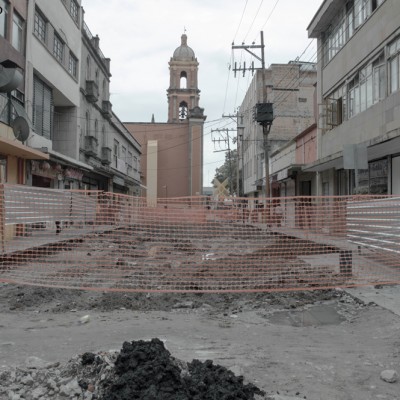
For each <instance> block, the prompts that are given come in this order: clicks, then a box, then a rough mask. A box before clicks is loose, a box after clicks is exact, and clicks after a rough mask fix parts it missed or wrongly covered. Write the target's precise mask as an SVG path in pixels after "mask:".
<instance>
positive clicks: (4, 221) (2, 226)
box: [0, 183, 6, 253]
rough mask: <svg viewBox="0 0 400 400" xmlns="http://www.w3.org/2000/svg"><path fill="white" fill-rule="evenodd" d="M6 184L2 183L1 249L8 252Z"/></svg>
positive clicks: (0, 197) (0, 195) (0, 210)
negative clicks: (6, 237) (6, 244)
mask: <svg viewBox="0 0 400 400" xmlns="http://www.w3.org/2000/svg"><path fill="white" fill-rule="evenodd" d="M4 190H5V188H4V184H3V183H2V184H0V237H1V249H2V250H1V251H2V252H3V253H5V252H6V246H5V240H6V239H5V234H6V229H5V228H6V227H5V224H6V210H5V201H4V198H5V196H4Z"/></svg>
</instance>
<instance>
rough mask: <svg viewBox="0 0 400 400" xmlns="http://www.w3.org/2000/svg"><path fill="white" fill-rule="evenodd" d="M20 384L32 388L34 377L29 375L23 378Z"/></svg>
mask: <svg viewBox="0 0 400 400" xmlns="http://www.w3.org/2000/svg"><path fill="white" fill-rule="evenodd" d="M20 382H21V383H22V384H23V385H26V386H32V385H33V382H34V381H33V379H32V377H31V376H30V374H27V375H25V376H23V377H22V378H21V380H20Z"/></svg>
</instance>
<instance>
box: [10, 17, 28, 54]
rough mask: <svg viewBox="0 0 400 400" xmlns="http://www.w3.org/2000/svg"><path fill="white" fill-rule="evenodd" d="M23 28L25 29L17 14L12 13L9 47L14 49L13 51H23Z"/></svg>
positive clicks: (23, 22) (21, 19)
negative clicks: (16, 38) (16, 36)
mask: <svg viewBox="0 0 400 400" xmlns="http://www.w3.org/2000/svg"><path fill="white" fill-rule="evenodd" d="M24 27H25V21H24V20H23V18H22V17H21V16H20V15H19V14H18V13H17V12H15V11H14V14H13V20H12V37H11V45H12V46H13V47H14V49H16V50H18V51H19V52H22V51H23V41H24ZM14 28H16V29H14ZM15 33H17V34H18V43H15Z"/></svg>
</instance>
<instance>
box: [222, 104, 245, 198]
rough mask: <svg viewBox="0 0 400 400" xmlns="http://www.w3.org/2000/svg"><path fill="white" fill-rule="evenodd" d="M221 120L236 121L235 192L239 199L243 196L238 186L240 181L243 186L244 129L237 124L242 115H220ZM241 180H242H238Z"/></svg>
mask: <svg viewBox="0 0 400 400" xmlns="http://www.w3.org/2000/svg"><path fill="white" fill-rule="evenodd" d="M222 118H230V119H232V120H233V121H236V126H237V135H236V143H237V152H236V165H237V168H236V190H237V195H238V196H239V197H241V196H242V195H243V192H244V190H242V188H241V186H240V180H242V185H243V182H244V181H243V176H244V174H243V130H244V127H243V126H242V125H243V124H241V125H240V124H239V122H238V121H239V119H240V120H242V119H243V115H239V111H237V112H236V114H228V115H225V114H222ZM233 143H235V138H233ZM239 145H240V150H241V151H240V153H241V156H240V153H239ZM240 160H242V169H241V171H242V173H241V174H240V175H241V176H240V175H239V167H240ZM240 178H242V179H240Z"/></svg>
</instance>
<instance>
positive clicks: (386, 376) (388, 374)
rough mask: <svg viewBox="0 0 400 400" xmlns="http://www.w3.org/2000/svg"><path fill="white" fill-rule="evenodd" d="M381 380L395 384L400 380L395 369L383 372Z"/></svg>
mask: <svg viewBox="0 0 400 400" xmlns="http://www.w3.org/2000/svg"><path fill="white" fill-rule="evenodd" d="M381 379H382V380H383V381H385V382H389V383H395V382H397V381H398V379H399V374H398V373H397V371H395V370H394V369H387V370H385V371H382V372H381Z"/></svg>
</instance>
